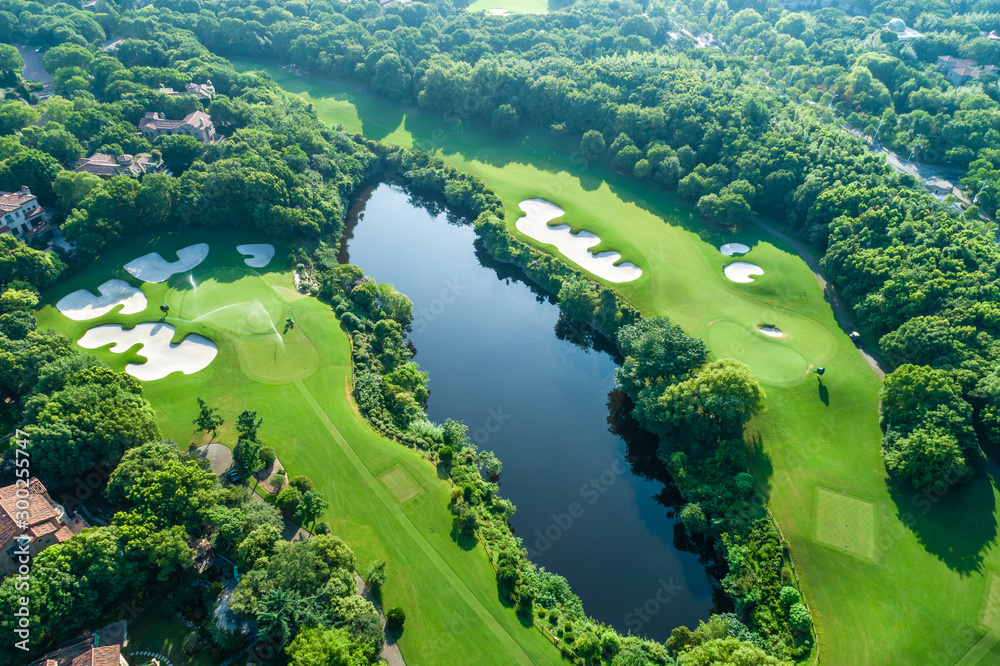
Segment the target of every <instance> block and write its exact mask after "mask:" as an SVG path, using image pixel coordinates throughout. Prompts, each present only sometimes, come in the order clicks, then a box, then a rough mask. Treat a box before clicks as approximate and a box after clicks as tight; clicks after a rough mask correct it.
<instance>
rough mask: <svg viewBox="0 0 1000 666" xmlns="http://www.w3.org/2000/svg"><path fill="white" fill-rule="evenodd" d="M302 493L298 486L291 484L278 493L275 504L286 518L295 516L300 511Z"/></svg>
mask: <svg viewBox="0 0 1000 666" xmlns="http://www.w3.org/2000/svg"><path fill="white" fill-rule="evenodd" d="M302 495H303V493H302V492H301V491H300V490H299V489H298V488H295V487H294V486H289V487H287V488H285V489H284V490H282V491H281V492H280V493H278V497H277V498H275V501H274V505H275V506H276V507H278V510H279V511H281V513H282V515H284V516H285V518H289V519H290V518H293V517H295V515H296V514H297V513H298V512H299V507H301V506H302Z"/></svg>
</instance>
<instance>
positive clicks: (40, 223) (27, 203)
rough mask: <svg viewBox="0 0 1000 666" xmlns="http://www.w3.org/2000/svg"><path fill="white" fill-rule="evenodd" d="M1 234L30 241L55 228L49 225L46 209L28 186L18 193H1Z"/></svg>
mask: <svg viewBox="0 0 1000 666" xmlns="http://www.w3.org/2000/svg"><path fill="white" fill-rule="evenodd" d="M0 223H2V225H3V226H0V234H11V235H13V236H17V237H18V238H20V239H21V240H23V241H28V240H29V239H31V238H34V237H35V236H36V235H38V234H44V233H45V232H46V231H49V230H50V229H54V227H50V226H49V223H48V215H46V213H45V209H44V208H42V207H41V206H39V205H38V197H36V196H35V195H34V194H32V193H31V190H29V189H28V187H27V186H22V187H21V189H20V191H18V192H0Z"/></svg>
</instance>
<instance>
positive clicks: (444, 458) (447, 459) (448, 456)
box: [438, 444, 455, 465]
mask: <svg viewBox="0 0 1000 666" xmlns="http://www.w3.org/2000/svg"><path fill="white" fill-rule="evenodd" d="M454 457H455V452H454V451H452V449H451V447H450V446H448V445H447V444H446V445H444V446H442V447H441V448H440V449H439V450H438V458H440V459H441V462H443V463H444V464H445V465H450V464H451V461H452V458H454Z"/></svg>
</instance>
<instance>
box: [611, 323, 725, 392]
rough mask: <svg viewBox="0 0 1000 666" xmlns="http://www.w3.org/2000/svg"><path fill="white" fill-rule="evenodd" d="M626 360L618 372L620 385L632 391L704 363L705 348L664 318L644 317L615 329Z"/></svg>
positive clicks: (674, 377)
mask: <svg viewBox="0 0 1000 666" xmlns="http://www.w3.org/2000/svg"><path fill="white" fill-rule="evenodd" d="M618 345H619V346H620V347H621V349H622V353H624V354H625V362H624V363H623V364H622V367H621V368H619V369H618V371H617V378H618V383H619V385H620V386H621V387H622V388H623V389H624V390H625V391H627V392H629V393H635V392H637V391H639V390H640V389H642V388H645V387H646V386H648V385H651V384H656V383H659V382H661V381H663V380H673V379H676V378H679V377H681V376H682V375H685V374H687V373H688V372H690V371H692V370H693V369H695V368H697V367H699V366H700V365H701V364H702V363H704V362H705V358H706V357H707V356H708V348H707V347H706V346H705V343H704V342H703V341H702V340H701V339H700V338H695V337H691V336H689V335H688V334H687V333H685V332H684V331H683V329H681V327H680V326H676V325H674V324H672V323H671V322H670V320H669V319H667V318H666V317H643V318H642V319H640V320H639V321H637V322H636V323H634V324H629V325H627V326H623V327H622V328H621V329H619V331H618Z"/></svg>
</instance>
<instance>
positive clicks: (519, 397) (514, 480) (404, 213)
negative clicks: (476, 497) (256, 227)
mask: <svg viewBox="0 0 1000 666" xmlns="http://www.w3.org/2000/svg"><path fill="white" fill-rule="evenodd" d="M345 239H346V241H345V243H344V246H343V247H342V248H341V256H340V259H341V261H350V263H353V264H356V265H358V266H360V267H362V268H363V269H364V270H365V272H366V273H368V274H369V275H371V276H372V277H374V278H375V279H377V280H379V281H384V282H390V283H392V284H393V285H395V286H396V288H398V289H399V290H400V291H402V292H403V293H405V294H407V295H408V296H409V297H410V298H411V299H413V303H414V323H413V327H412V328H413V331H412V333H411V338H412V341H413V343H414V345H415V346H416V349H417V350H418V352H419V353H418V355H417V357H416V360H417V361H418V362H419V363H420V366H421V368H422V369H423V370H426V371H428V372H429V373H430V378H431V381H430V389H431V397H430V403H429V409H428V411H429V414H430V417H431V418H432V419H434V420H435V421H443V420H444V419H445V418H448V417H451V418H455V419H460V420H462V421H464V422H465V423H466V424H467V425H468V426H469V433H470V436H471V438H472V439H473V440H474V441H475V442H476V444H477V445H479V446H480V447H482V448H487V449H492V450H493V451H494V452H496V454H497V456H498V457H499V458H500V460H502V461H503V464H504V471H503V477H502V479H501V491H502V493H503V494H504V495H505V496H506V497H508V498H510V499H511V501H513V502H514V504H515V505H516V506H517V509H518V510H517V514H516V515H515V516H514V518H513V520H512V523H513V527H514V529H515V533H516V534H517V536H519V537H521V538H522V539H523V540H524V545H525V547H526V548H528V549H529V551H530V552H531V556H532V559H533V560H534V561H535V562H536V563H538V564H539V565H541V566H544V567H546V568H547V569H549V570H551V571H554V572H556V573H558V574H561V575H563V576H565V577H566V578H567V579H568V580H569V583H570V585H571V586H572V587H573V590H574V591H575V592H576V593H577V594H578V595H579V596H580V598H581V599H582V600H583V604H584V608H585V609H586V610H587V612H588V613H590V614H591V615H592V616H594V617H595V618H596V619H598V620H600V621H603V622H606V623H608V624H610V625H612V626H614V627H616V628H617V629H619V630H621V631H631V632H632V633H637V634H644V635H646V636H648V637H650V638H655V639H659V640H663V639H665V638H666V637H667V636H669V633H670V630H671V629H672V628H674V627H676V626H678V625H681V624H687V625H689V626H694V625H696V624H697V623H698V620H699V619H706V618H707V616H708V613H709V611H710V609H712V608H713V604H715V602H716V600H715V599H714V596H713V589H717V588H713V583H712V581H713V578H712V576H711V575H710V573H707V572H706V567H711V566H712V563H711V562H710V561H709V560H708V559H707V558H706V557H705V556H703V555H701V554H699V553H701V552H705V553H710V552H711V547H710V545H708V544H704V543H692V542H690V541H689V540H688V539H687V537H686V535H685V534H684V533H683V530H680V529H677V530H675V526H676V521H675V519H674V512H675V509H676V508H677V506H676V505H677V504H678V503H679V502H680V501H681V500H680V497H678V496H677V494H676V490H675V489H673V487H672V486H671V485H669V478H668V476H667V474H666V471H665V470H664V468H663V465H662V463H660V461H659V460H658V459H657V458H656V441H655V439H654V438H653V437H652V436H651V435H649V434H648V433H645V432H644V431H642V429H641V428H639V427H638V426H637V424H636V423H635V421H634V420H633V419H631V417H630V416H629V411H630V409H631V404H630V403H629V401H628V398H627V397H626V396H624V395H622V394H621V393H620V392H618V391H617V390H616V389H615V368H616V367H617V366H616V362H615V358H614V356H613V354H614V352H615V350H614V348H613V347H612V345H611V344H610V343H609V342H608V341H607V340H605V339H603V338H602V337H601V336H595V334H594V332H593V331H592V330H589V329H587V328H586V327H582V326H580V325H578V324H575V323H573V322H571V321H568V320H566V319H565V318H563V317H561V316H560V312H559V309H558V307H556V305H555V303H554V300H553V299H552V298H551V297H550V296H549V295H547V294H545V293H544V292H542V291H541V290H540V289H539V288H538V287H537V286H535V285H533V284H532V283H530V282H529V281H528V280H527V278H526V277H525V275H524V274H523V272H521V270H520V269H518V268H517V267H514V266H511V265H509V264H504V263H500V262H497V261H495V260H494V259H493V258H492V257H490V256H489V254H488V253H487V252H486V251H485V250H484V248H483V247H482V245H481V244H480V243H479V242H478V240H477V238H476V236H475V233H474V231H473V229H472V227H471V225H470V224H468V222H467V221H466V220H465V219H464V218H463V217H461V216H459V215H456V214H453V213H451V212H449V211H447V210H446V209H445V208H444V207H443V206H442V205H441V204H440V202H439V201H437V200H435V199H433V198H428V197H426V196H424V197H420V196H415V195H413V194H411V193H407V192H404V191H403V190H401V189H400V188H398V187H394V186H390V185H379V186H377V187H374V188H372V189H370V190H369V191H366V192H365V193H364V194H363V195H362V196H361V197H359V199H358V201H357V202H356V204H355V206H354V207H353V208H352V211H351V215H350V216H349V219H348V228H347V230H346V232H345ZM710 572H711V569H710ZM711 573H714V574H716V575H718V573H719V572H711ZM724 602H725V600H724V599H723V603H724Z"/></svg>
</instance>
